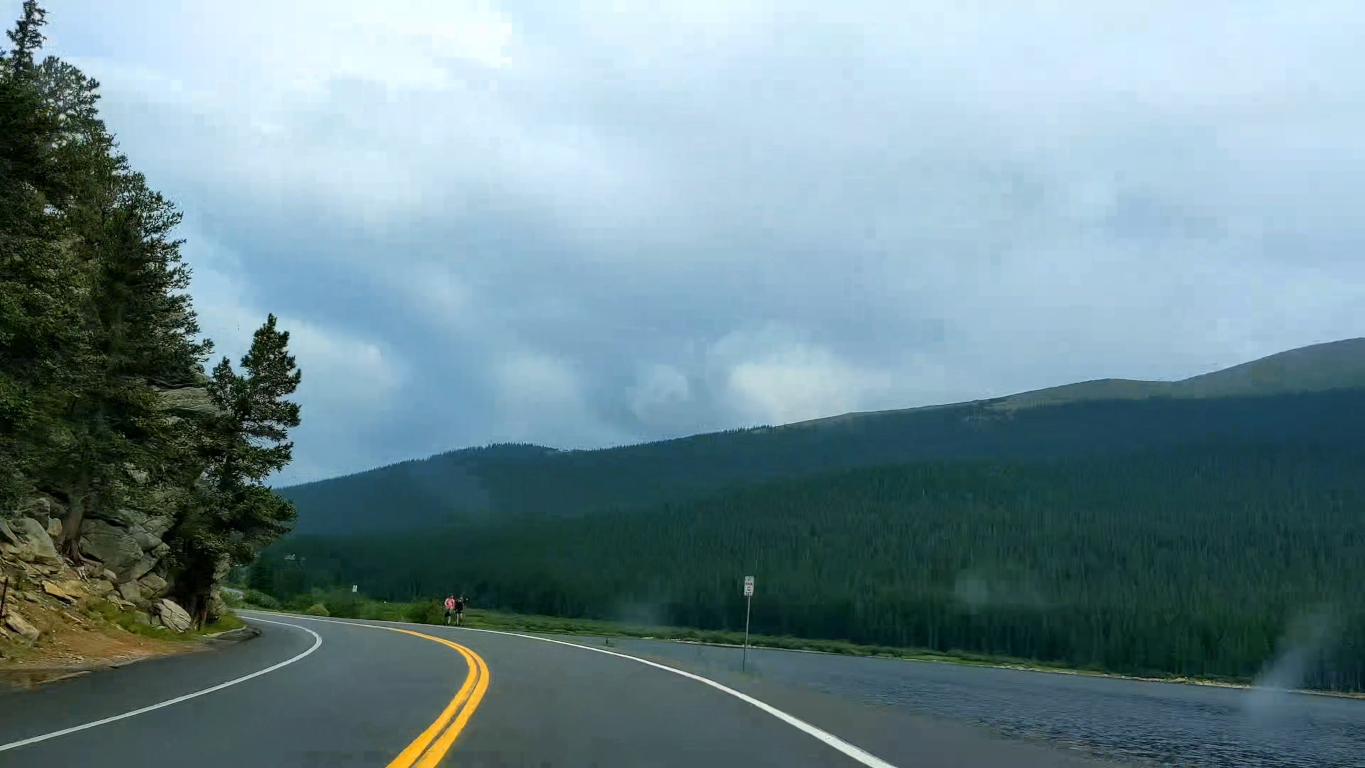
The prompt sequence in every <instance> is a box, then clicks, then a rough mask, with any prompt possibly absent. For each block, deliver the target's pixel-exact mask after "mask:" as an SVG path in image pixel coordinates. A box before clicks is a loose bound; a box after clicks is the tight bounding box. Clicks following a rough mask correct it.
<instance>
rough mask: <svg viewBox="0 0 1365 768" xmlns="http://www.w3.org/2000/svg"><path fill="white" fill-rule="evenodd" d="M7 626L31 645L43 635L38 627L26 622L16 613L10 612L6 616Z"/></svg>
mask: <svg viewBox="0 0 1365 768" xmlns="http://www.w3.org/2000/svg"><path fill="white" fill-rule="evenodd" d="M5 626H6V627H8V628H9V630H10V631H11V632H13V633H14V634H16V635H18V636H20V637H22V638H24V639H25V640H27V641H28V642H30V643H31V642H34V641H35V640H37V639H38V637H39V636H40V635H41V634H42V633H41V632H39V631H38V628H37V627H35V626H33V625H32V624H30V623H28V622H27V621H25V620H24V617H23V616H20V615H19V614H18V613H15V612H14V611H10V612H9V614H8V615H7V616H5Z"/></svg>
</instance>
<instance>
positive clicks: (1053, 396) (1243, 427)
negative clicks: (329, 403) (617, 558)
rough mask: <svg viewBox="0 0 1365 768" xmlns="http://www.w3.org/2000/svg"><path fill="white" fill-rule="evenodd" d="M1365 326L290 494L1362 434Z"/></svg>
mask: <svg viewBox="0 0 1365 768" xmlns="http://www.w3.org/2000/svg"><path fill="white" fill-rule="evenodd" d="M1362 427H1365V339H1352V340H1348V341H1341V342H1334V343H1331V344H1319V345H1314V346H1312V347H1304V348H1302V349H1296V350H1291V351H1289V352H1284V353H1280V354H1278V355H1272V356H1270V357H1267V358H1264V359H1262V360H1257V361H1254V362H1251V363H1247V364H1245V365H1240V366H1235V367H1233V368H1228V369H1226V370H1223V371H1218V372H1216V373H1211V374H1205V375H1203V376H1196V377H1193V378H1190V379H1185V380H1183V381H1179V382H1142V381H1128V380H1120V379H1104V380H1099V381H1091V382H1081V383H1078V384H1071V385H1067V386H1064V387H1055V388H1052V389H1045V390H1038V391H1035V392H1025V393H1021V394H1019V395H1014V396H1011V397H1005V398H999V399H995V400H983V401H976V402H971V403H959V404H954V405H945V406H933V407H927V408H914V409H906V410H896V411H882V412H875V413H862V414H847V415H845V416H842V417H834V418H830V419H820V420H816V421H809V422H803V423H800V424H794V425H787V426H784V427H777V428H760V429H750V430H737V431H732V432H722V433H714V434H707V435H697V436H694V437H689V438H683V439H678V440H670V441H664V442H658V443H647V444H642V445H635V446H628V447H623V448H613V449H608V450H600V451H555V450H553V449H549V448H542V447H539V446H494V447H491V448H485V449H471V450H464V451H455V452H452V453H447V454H442V455H439V456H434V457H431V458H429V459H425V460H421V461H410V462H404V463H402V464H396V465H392V466H388V467H383V468H380V469H375V470H371V471H369V472H364V473H360V474H357V475H351V476H349V477H344V478H337V479H334V480H326V481H321V482H317V483H310V484H307V485H301V486H295V487H292V488H284V489H280V493H281V494H282V495H284V496H286V497H287V498H290V499H292V500H293V501H294V502H295V504H296V506H297V507H298V510H299V521H298V526H297V531H298V532H299V533H305V534H310V533H349V532H365V531H384V530H407V529H417V528H424V527H429V526H430V525H432V524H433V523H440V522H441V521H444V520H451V519H456V518H459V517H469V516H473V517H482V516H486V515H489V514H493V515H533V516H536V515H539V516H560V515H572V514H578V513H583V512H589V511H596V510H602V509H606V508H612V507H636V506H641V505H647V504H653V503H658V502H665V501H677V500H683V499H687V498H693V497H696V496H699V495H704V494H706V493H709V492H713V491H716V490H719V489H722V488H725V487H727V486H732V485H737V484H744V483H752V482H758V481H764V480H771V479H780V478H789V477H795V476H798V475H802V474H806V473H810V472H817V471H823V470H828V469H838V468H851V467H861V466H871V465H878V464H890V463H899V462H912V461H922V460H926V459H965V458H1002V459H1008V458H1018V459H1042V458H1049V457H1058V458H1062V457H1071V456H1081V455H1100V454H1116V453H1125V452H1130V451H1135V450H1142V449H1148V448H1159V447H1161V446H1177V445H1183V444H1188V443H1192V442H1207V441H1209V440H1215V441H1216V440H1235V441H1240V442H1247V441H1250V442H1254V443H1274V442H1277V441H1282V440H1288V439H1294V440H1311V441H1314V442H1332V443H1341V444H1352V445H1353V444H1355V443H1357V442H1359V441H1361V440H1365V429H1362Z"/></svg>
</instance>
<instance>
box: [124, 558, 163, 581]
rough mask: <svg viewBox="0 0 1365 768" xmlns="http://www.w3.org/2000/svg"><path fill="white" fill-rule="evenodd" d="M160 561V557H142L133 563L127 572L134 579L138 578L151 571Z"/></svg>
mask: <svg viewBox="0 0 1365 768" xmlns="http://www.w3.org/2000/svg"><path fill="white" fill-rule="evenodd" d="M160 562H161V560H160V558H157V557H144V558H142V559H141V560H139V561H137V563H136V564H134V565H133V568H132V570H131V571H129V572H128V575H130V576H132V577H133V578H134V579H140V578H142V577H143V576H146V575H147V574H149V573H151V572H152V570H153V569H155V568H156V566H157V565H158V564H160Z"/></svg>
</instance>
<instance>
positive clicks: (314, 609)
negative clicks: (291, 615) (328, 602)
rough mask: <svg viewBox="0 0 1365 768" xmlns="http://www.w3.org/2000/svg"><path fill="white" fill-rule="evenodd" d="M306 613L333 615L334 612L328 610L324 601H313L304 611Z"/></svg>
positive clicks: (311, 614)
mask: <svg viewBox="0 0 1365 768" xmlns="http://www.w3.org/2000/svg"><path fill="white" fill-rule="evenodd" d="M304 613H306V614H308V615H309V616H331V615H332V614H330V613H328V612H327V606H325V605H323V604H322V603H313V604H312V605H310V606H308V610H306V611H304Z"/></svg>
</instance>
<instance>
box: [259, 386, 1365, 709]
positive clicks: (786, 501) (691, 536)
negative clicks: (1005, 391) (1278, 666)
mask: <svg viewBox="0 0 1365 768" xmlns="http://www.w3.org/2000/svg"><path fill="white" fill-rule="evenodd" d="M1215 402H1217V401H1215ZM1038 410H1039V411H1041V410H1044V409H1038ZM1345 415H1346V416H1347V418H1348V419H1349V420H1350V421H1352V422H1353V426H1354V427H1356V428H1358V427H1359V426H1360V425H1361V422H1362V421H1365V418H1363V417H1362V415H1361V414H1360V412H1359V411H1357V412H1356V413H1355V414H1345ZM1363 464H1365V442H1362V441H1360V440H1357V441H1356V444H1355V445H1353V446H1342V445H1325V444H1319V443H1315V441H1314V440H1308V441H1295V440H1289V441H1283V442H1276V443H1274V444H1271V445H1267V444H1247V443H1239V442H1237V441H1236V440H1218V441H1213V442H1196V443H1191V444H1189V445H1185V446H1181V447H1178V448H1169V447H1165V446H1163V447H1161V448H1160V449H1159V450H1153V451H1136V452H1133V453H1131V454H1128V455H1124V456H1113V455H1109V456H1086V457H1080V458H1072V459H1066V460H1060V461H1046V462H1042V461H1028V462H1018V461H1015V462H1008V461H955V462H941V461H934V462H921V463H912V464H897V465H890V466H881V467H865V468H858V469H850V470H843V471H835V472H823V473H815V474H811V475H807V476H804V477H801V478H797V479H794V480H787V481H780V482H773V483H766V484H762V485H754V486H750V487H747V488H742V489H733V490H728V491H723V492H720V493H716V494H711V495H708V496H706V497H704V498H698V499H693V500H690V501H680V502H670V503H668V504H665V505H662V506H660V507H658V508H653V509H650V510H643V511H633V512H618V513H612V512H606V513H599V514H592V515H584V516H580V517H577V518H560V519H555V520H543V521H537V523H536V524H535V525H521V524H515V523H513V524H501V523H499V522H497V521H489V522H488V523H486V524H478V523H475V524H468V525H465V526H462V527H460V528H458V529H454V530H444V531H441V530H438V531H432V532H430V533H423V534H422V535H413V534H412V533H403V534H388V535H384V534H379V535H374V534H366V535H352V536H313V537H309V536H295V537H291V538H290V539H286V540H283V541H281V543H280V544H279V546H277V547H275V548H273V550H272V551H268V552H267V553H266V554H265V555H263V556H262V559H261V561H260V562H259V563H258V564H257V566H256V567H254V568H253V569H252V586H253V587H256V588H260V589H265V590H267V591H270V592H273V593H274V594H277V595H290V594H297V593H299V592H304V591H307V590H308V589H309V588H311V587H323V588H328V587H334V586H336V585H351V584H357V585H359V588H360V591H361V592H362V593H368V594H370V595H372V596H374V597H376V598H383V599H387V600H410V599H414V598H425V599H436V598H439V596H441V595H445V594H449V592H450V591H459V592H465V593H467V594H468V595H469V596H470V597H471V598H472V599H474V601H475V605H478V606H480V607H486V608H504V609H510V610H515V611H520V612H528V613H548V614H553V615H560V616H573V617H578V616H589V617H595V618H607V619H617V620H627V621H640V622H645V623H660V624H673V625H680V626H690V627H699V628H704V629H741V628H742V627H743V626H744V622H745V615H746V605H745V603H744V602H743V598H742V597H741V595H740V589H739V586H738V582H739V580H740V579H741V578H742V577H743V576H744V575H754V576H756V582H757V593H758V594H757V597H756V598H755V599H754V602H753V612H752V613H753V626H754V627H755V628H756V629H759V628H761V629H760V631H762V632H765V633H771V634H774V635H787V634H790V635H793V636H797V637H809V638H826V639H835V640H852V641H855V642H861V643H874V644H876V643H880V644H888V645H901V646H912V647H926V648H933V649H936V650H940V651H951V650H958V651H969V652H974V653H991V654H1004V655H1008V656H1015V657H1022V658H1031V659H1038V660H1045V661H1059V662H1063V663H1066V664H1068V665H1072V666H1075V667H1084V666H1090V667H1092V668H1099V669H1109V670H1114V671H1122V672H1129V673H1137V674H1150V673H1153V672H1165V673H1170V674H1178V675H1194V676H1200V677H1203V676H1210V675H1214V676H1231V677H1235V678H1240V679H1243V680H1250V679H1251V678H1252V677H1253V676H1254V675H1256V674H1257V673H1258V672H1260V671H1261V670H1263V669H1264V668H1265V666H1264V665H1265V664H1266V662H1267V661H1268V660H1270V659H1272V658H1274V655H1275V652H1276V649H1277V647H1279V648H1280V650H1281V651H1282V650H1283V647H1282V643H1283V639H1284V637H1285V633H1286V631H1287V628H1292V625H1293V624H1292V623H1293V622H1295V621H1296V620H1302V619H1304V618H1306V617H1307V615H1308V614H1307V613H1306V612H1308V611H1312V612H1314V613H1317V614H1318V618H1317V619H1315V621H1316V623H1317V624H1318V625H1319V627H1320V629H1318V630H1315V631H1318V632H1322V633H1324V636H1325V637H1329V638H1330V640H1329V641H1328V642H1326V643H1324V644H1322V645H1320V646H1317V647H1318V648H1319V649H1320V650H1321V651H1323V652H1325V653H1323V654H1322V655H1319V651H1314V652H1313V655H1312V656H1311V657H1309V659H1308V660H1306V661H1305V662H1304V663H1303V664H1302V665H1300V668H1299V669H1298V671H1296V672H1294V673H1292V674H1302V675H1303V676H1304V677H1303V681H1304V682H1305V683H1307V684H1309V685H1315V686H1322V687H1331V688H1336V689H1339V690H1365V593H1362V592H1361V590H1360V584H1361V583H1362V580H1365V473H1362V472H1361V471H1360V468H1361V466H1362V465H1363ZM291 554H292V555H295V559H294V560H286V559H285V557H286V556H288V555H291ZM452 554H455V555H456V556H452ZM348 594H349V593H348ZM1328 608H1330V610H1331V612H1330V614H1328V613H1324V611H1326V610H1327V609H1328ZM1329 618H1330V621H1328V619H1329ZM1296 682H1297V681H1296Z"/></svg>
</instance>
